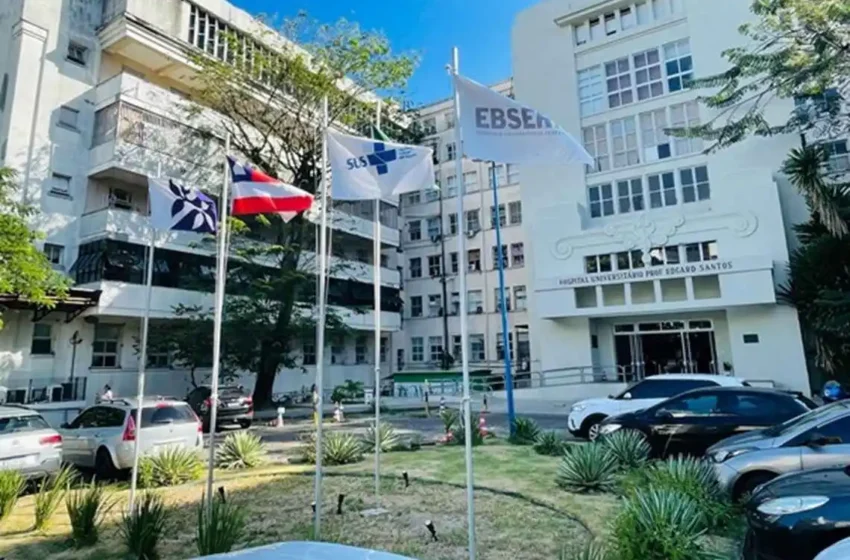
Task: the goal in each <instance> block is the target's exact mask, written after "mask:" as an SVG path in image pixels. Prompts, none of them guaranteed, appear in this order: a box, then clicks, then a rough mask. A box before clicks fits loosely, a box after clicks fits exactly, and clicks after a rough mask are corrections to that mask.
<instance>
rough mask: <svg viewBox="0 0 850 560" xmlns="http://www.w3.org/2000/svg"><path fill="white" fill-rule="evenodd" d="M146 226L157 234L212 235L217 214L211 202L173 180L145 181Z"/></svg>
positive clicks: (216, 225) (193, 189)
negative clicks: (166, 232)
mask: <svg viewBox="0 0 850 560" xmlns="http://www.w3.org/2000/svg"><path fill="white" fill-rule="evenodd" d="M148 187H149V189H148V192H149V193H150V210H151V216H150V224H151V227H152V228H154V229H156V230H160V231H192V232H195V233H215V232H216V230H217V228H218V212H217V209H216V206H215V202H213V201H212V199H211V198H210V197H208V196H207V195H205V194H204V193H202V192H201V191H200V190H198V189H195V188H192V187H186V186H184V185H181V184H180V183H178V182H177V181H174V180H173V179H154V178H152V177H150V178H148Z"/></svg>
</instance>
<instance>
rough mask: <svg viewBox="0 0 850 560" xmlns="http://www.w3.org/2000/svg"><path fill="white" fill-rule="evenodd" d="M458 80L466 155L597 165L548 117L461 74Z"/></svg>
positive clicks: (574, 140)
mask: <svg viewBox="0 0 850 560" xmlns="http://www.w3.org/2000/svg"><path fill="white" fill-rule="evenodd" d="M454 82H455V87H456V88H457V91H458V94H459V95H458V97H459V98H460V126H461V134H462V135H463V153H464V155H466V156H467V157H470V158H473V159H482V160H487V161H496V162H500V163H519V164H523V163H542V164H560V163H571V162H576V161H578V162H582V163H586V164H588V165H593V158H592V157H591V156H590V154H588V153H587V150H585V149H584V147H583V146H582V145H581V144H579V143H578V142H577V141H576V139H575V138H573V137H572V136H571V135H570V134H568V133H567V132H566V131H565V130H564V129H563V128H561V127H560V126H558V125H557V124H555V123H553V122H552V121H551V119H549V118H548V117H545V116H544V115H542V114H540V113H539V112H537V111H535V110H534V109H531V108H529V107H526V106H524V105H522V104H520V103H517V102H516V101H514V100H513V99H511V98H509V97H505V96H504V95H501V94H500V93H496V92H495V91H493V90H491V89H490V88H488V87H485V86H482V85H481V84H478V83H476V82H473V81H472V80H469V79H467V78H464V77H463V76H459V75H455V77H454Z"/></svg>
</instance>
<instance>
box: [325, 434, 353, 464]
mask: <svg viewBox="0 0 850 560" xmlns="http://www.w3.org/2000/svg"><path fill="white" fill-rule="evenodd" d="M323 444H324V453H323V454H322V455H323V462H324V463H325V464H326V465H347V464H349V463H356V462H358V461H360V460H361V459H363V452H362V447H361V443H360V440H358V439H357V438H356V437H355V436H354V435H352V434H349V433H345V432H328V434H327V435H326V436H325V437H324V442H323Z"/></svg>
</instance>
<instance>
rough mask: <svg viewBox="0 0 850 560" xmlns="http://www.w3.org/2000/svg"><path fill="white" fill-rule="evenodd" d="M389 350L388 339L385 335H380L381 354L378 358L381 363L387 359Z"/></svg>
mask: <svg viewBox="0 0 850 560" xmlns="http://www.w3.org/2000/svg"><path fill="white" fill-rule="evenodd" d="M389 350H390V339H389V338H386V337H381V356H380V359H381V363H382V364H383V363H386V362H387V361H388V359H389V358H388V356H389Z"/></svg>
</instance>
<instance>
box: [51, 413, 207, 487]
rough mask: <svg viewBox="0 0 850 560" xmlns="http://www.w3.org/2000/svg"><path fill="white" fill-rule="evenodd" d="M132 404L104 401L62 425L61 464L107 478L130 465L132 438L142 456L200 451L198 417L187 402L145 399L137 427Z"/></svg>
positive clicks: (199, 422) (199, 424) (131, 459)
mask: <svg viewBox="0 0 850 560" xmlns="http://www.w3.org/2000/svg"><path fill="white" fill-rule="evenodd" d="M136 403H137V399H113V400H110V401H103V402H100V403H98V404H96V405H94V406H91V407H89V408H87V409H85V410H83V411H82V412H81V413H80V415H79V416H77V417H76V418H75V419H74V421H73V422H71V423H69V424H63V425H62V427H61V428H60V433H61V434H62V437H63V438H64V450H63V457H64V459H65V462H67V463H71V464H73V465H76V466H77V467H81V468H94V469H95V471H96V472H97V475H98V476H99V477H101V478H110V477H113V476H115V475H116V474H117V471H121V470H126V469H130V468H132V467H133V448H134V446H135V442H136V438H137V437H138V438H139V444H140V453H141V454H142V455H144V454H148V453H157V452H158V451H161V450H163V449H165V448H169V447H185V448H187V449H195V450H198V451H200V450H201V449H203V446H204V440H203V433H202V431H201V421H200V420H199V419H198V417H197V416H196V415H195V413H194V412H193V411H192V409H191V408H190V407H189V405H188V404H186V403H185V402H183V401H178V400H176V399H171V398H163V397H150V398H146V399H145V400H144V401H143V406H142V425H141V427H140V429H136V410H137V406H136Z"/></svg>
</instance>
